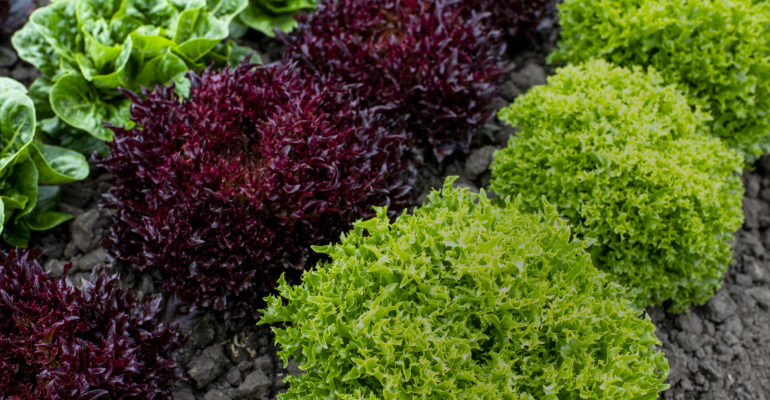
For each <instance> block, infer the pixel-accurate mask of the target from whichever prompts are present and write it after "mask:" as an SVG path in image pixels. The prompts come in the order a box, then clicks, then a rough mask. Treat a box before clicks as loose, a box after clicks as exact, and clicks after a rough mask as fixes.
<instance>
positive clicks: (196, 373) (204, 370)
mask: <svg viewBox="0 0 770 400" xmlns="http://www.w3.org/2000/svg"><path fill="white" fill-rule="evenodd" d="M227 363H228V360H227V357H226V356H225V351H224V348H223V347H222V345H220V344H215V345H212V346H209V347H207V348H206V349H205V350H203V354H201V355H200V356H198V357H196V358H194V359H193V360H192V362H190V364H189V365H188V366H187V367H188V370H187V373H188V374H189V375H190V377H191V378H192V379H193V381H195V385H196V386H197V387H198V389H202V388H204V387H206V385H208V384H209V383H211V382H213V381H214V380H215V379H217V378H218V377H219V376H220V375H222V373H223V372H224V369H225V365H227Z"/></svg>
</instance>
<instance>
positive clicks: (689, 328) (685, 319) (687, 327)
mask: <svg viewBox="0 0 770 400" xmlns="http://www.w3.org/2000/svg"><path fill="white" fill-rule="evenodd" d="M676 326H677V327H679V329H682V330H683V331H685V332H688V333H692V334H695V335H700V334H701V333H703V323H702V322H701V319H700V317H698V315H697V314H695V313H694V312H690V313H689V314H681V315H679V316H677V317H676Z"/></svg>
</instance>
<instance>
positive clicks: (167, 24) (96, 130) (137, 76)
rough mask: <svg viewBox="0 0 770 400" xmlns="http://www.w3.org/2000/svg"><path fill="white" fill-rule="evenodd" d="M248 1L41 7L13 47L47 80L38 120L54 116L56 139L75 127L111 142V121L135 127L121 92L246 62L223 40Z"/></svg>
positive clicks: (135, 0) (49, 127) (88, 2)
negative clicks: (215, 65)
mask: <svg viewBox="0 0 770 400" xmlns="http://www.w3.org/2000/svg"><path fill="white" fill-rule="evenodd" d="M246 2H247V0H106V1H105V0H54V1H53V2H52V4H51V5H49V6H47V7H43V8H40V9H38V10H36V11H35V12H34V13H32V16H31V17H30V19H29V22H28V23H27V25H25V26H24V28H22V29H21V30H19V31H18V32H17V33H16V34H15V35H14V36H13V45H14V47H15V48H16V50H17V51H18V53H19V56H20V57H21V58H22V59H24V60H25V61H27V62H29V63H31V64H32V65H34V66H36V67H37V68H38V69H40V71H42V72H43V74H44V75H45V77H44V78H40V79H39V80H37V81H36V82H35V84H34V85H33V88H32V90H31V93H32V96H33V98H35V102H36V105H38V116H39V117H40V118H41V119H43V118H48V117H54V118H53V119H47V120H46V121H42V125H43V126H42V128H43V130H44V131H46V132H48V133H50V134H52V135H56V134H57V132H60V131H62V130H63V128H66V125H68V126H70V127H74V128H77V129H78V130H81V131H85V132H88V133H89V134H91V135H92V136H93V137H94V138H96V139H99V140H111V139H112V131H110V130H109V129H107V128H105V127H104V122H105V121H108V122H110V123H112V124H114V125H117V126H123V125H124V124H126V123H128V115H129V104H130V101H129V100H128V98H127V97H126V96H124V95H123V94H121V93H120V92H119V91H118V88H119V87H122V88H127V89H130V90H133V91H138V90H139V89H140V88H141V87H148V88H152V87H154V86H155V85H156V84H166V83H168V82H169V81H170V80H171V79H175V80H176V81H177V82H178V83H182V82H183V79H182V77H183V76H184V74H185V73H186V72H187V71H188V70H189V69H190V68H200V67H204V66H206V65H208V63H209V62H210V61H211V60H215V61H217V62H219V63H224V62H227V61H231V62H236V61H239V60H237V59H238V58H239V57H242V56H243V55H244V50H243V49H242V48H234V44H232V43H227V44H225V43H222V40H223V39H225V38H226V37H227V36H228V33H229V30H228V25H229V23H230V21H231V20H232V19H233V18H234V17H235V16H236V15H237V14H238V13H240V12H241V11H242V10H243V9H244V8H245V7H246ZM180 90H182V91H184V88H180ZM46 103H49V104H46ZM62 122H63V123H64V124H66V125H63V124H62Z"/></svg>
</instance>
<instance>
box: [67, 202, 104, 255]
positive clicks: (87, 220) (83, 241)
mask: <svg viewBox="0 0 770 400" xmlns="http://www.w3.org/2000/svg"><path fill="white" fill-rule="evenodd" d="M98 220H99V210H89V211H86V212H85V213H83V214H81V215H79V216H78V217H77V218H75V220H74V221H72V225H71V226H70V230H71V232H72V241H73V242H74V243H75V246H77V248H78V249H80V251H82V252H83V253H87V252H89V251H91V249H93V248H94V247H95V245H97V244H98V242H99V240H98V239H99V238H96V239H97V240H94V239H95V232H94V231H95V227H96V222H97V221H98Z"/></svg>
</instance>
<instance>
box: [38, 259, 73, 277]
mask: <svg viewBox="0 0 770 400" xmlns="http://www.w3.org/2000/svg"><path fill="white" fill-rule="evenodd" d="M65 264H67V263H66V262H64V261H61V260H57V259H55V258H50V259H48V261H46V262H45V265H44V266H43V268H44V269H45V270H46V271H47V272H48V273H49V274H50V275H51V277H52V278H56V279H59V278H61V276H62V274H63V273H64V265H65Z"/></svg>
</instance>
